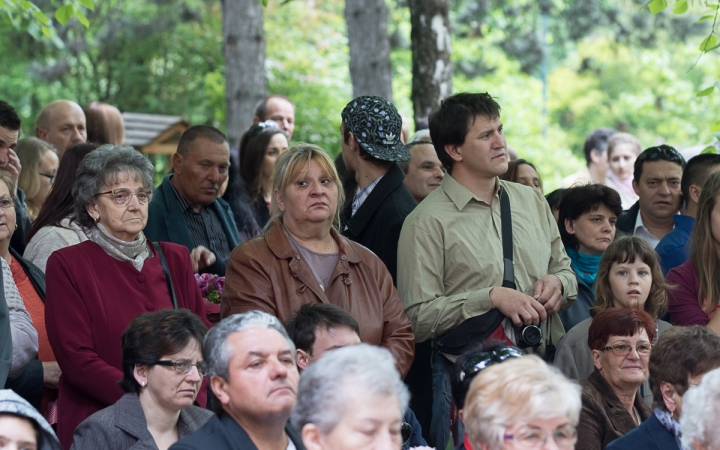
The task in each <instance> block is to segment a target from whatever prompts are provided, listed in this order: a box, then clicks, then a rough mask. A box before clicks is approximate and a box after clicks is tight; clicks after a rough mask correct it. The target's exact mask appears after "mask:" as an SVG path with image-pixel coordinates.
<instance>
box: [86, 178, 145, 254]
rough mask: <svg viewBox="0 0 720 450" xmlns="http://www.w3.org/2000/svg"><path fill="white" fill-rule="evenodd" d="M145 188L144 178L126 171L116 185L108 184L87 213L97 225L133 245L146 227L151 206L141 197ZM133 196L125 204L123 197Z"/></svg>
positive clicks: (89, 206) (88, 208) (88, 206)
mask: <svg viewBox="0 0 720 450" xmlns="http://www.w3.org/2000/svg"><path fill="white" fill-rule="evenodd" d="M144 189H145V186H143V182H142V178H141V177H140V175H138V174H136V173H134V172H122V173H120V174H118V176H117V177H116V182H115V183H113V184H111V185H106V186H104V187H103V188H102V190H101V191H100V192H98V193H97V194H98V195H96V196H95V202H94V203H92V204H90V205H87V212H88V214H90V217H92V218H93V220H95V222H96V223H100V224H102V225H103V226H104V227H105V229H107V231H108V233H110V234H111V235H112V236H114V237H116V238H118V239H120V240H123V241H126V242H131V241H134V240H135V239H137V236H138V234H140V232H141V231H142V230H143V229H144V228H145V224H146V223H147V217H148V203H149V202H147V199H145V201H143V200H142V195H140V196H141V199H139V198H138V195H139V194H141V193H142V191H143V190H144ZM121 194H125V195H129V199H128V200H127V202H125V204H122V205H121V204H118V203H122V202H123V200H122V199H121V197H120V195H121Z"/></svg>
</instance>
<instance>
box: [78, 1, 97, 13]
mask: <svg viewBox="0 0 720 450" xmlns="http://www.w3.org/2000/svg"><path fill="white" fill-rule="evenodd" d="M80 4H81V5H83V6H84V7H86V8H87V9H89V10H90V11H95V4H94V3H93V0H80Z"/></svg>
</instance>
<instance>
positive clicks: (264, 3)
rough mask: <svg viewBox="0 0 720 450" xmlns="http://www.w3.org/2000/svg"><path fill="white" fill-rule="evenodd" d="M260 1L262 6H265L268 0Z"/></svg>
mask: <svg viewBox="0 0 720 450" xmlns="http://www.w3.org/2000/svg"><path fill="white" fill-rule="evenodd" d="M260 2H262V4H263V6H264V7H266V8H267V5H268V0H260Z"/></svg>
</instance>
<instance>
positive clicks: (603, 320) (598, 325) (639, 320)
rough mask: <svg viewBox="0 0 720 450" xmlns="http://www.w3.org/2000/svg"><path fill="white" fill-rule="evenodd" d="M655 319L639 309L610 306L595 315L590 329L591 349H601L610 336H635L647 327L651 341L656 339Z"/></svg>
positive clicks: (589, 343) (646, 330)
mask: <svg viewBox="0 0 720 450" xmlns="http://www.w3.org/2000/svg"><path fill="white" fill-rule="evenodd" d="M655 327H656V325H655V320H653V318H652V317H650V314H648V313H646V312H645V311H641V310H639V309H631V308H608V309H606V310H605V311H603V312H601V313H598V314H597V315H596V316H595V317H593V320H592V323H591V324H590V329H589V330H588V345H589V346H590V350H601V349H602V348H604V347H605V346H606V345H607V342H608V339H610V336H634V335H635V333H637V332H638V330H640V329H645V332H646V333H647V335H648V340H649V341H650V342H652V341H654V340H655V336H656V335H657V332H656V331H655Z"/></svg>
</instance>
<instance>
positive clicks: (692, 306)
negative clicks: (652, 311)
mask: <svg viewBox="0 0 720 450" xmlns="http://www.w3.org/2000/svg"><path fill="white" fill-rule="evenodd" d="M665 280H666V281H667V282H668V283H669V284H674V285H675V286H676V287H675V289H671V290H670V291H669V297H670V299H669V300H670V304H669V307H668V312H669V313H670V323H672V324H673V325H675V326H683V327H684V326H689V325H702V326H706V325H707V324H708V322H710V318H709V317H708V315H707V314H705V311H703V309H702V307H701V306H700V302H698V292H699V291H700V279H699V278H698V274H697V272H695V266H693V263H692V261H690V260H687V261H685V262H684V263H682V264H681V265H679V266H677V267H675V268H674V269H671V270H670V272H668V274H667V277H666V278H665Z"/></svg>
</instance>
